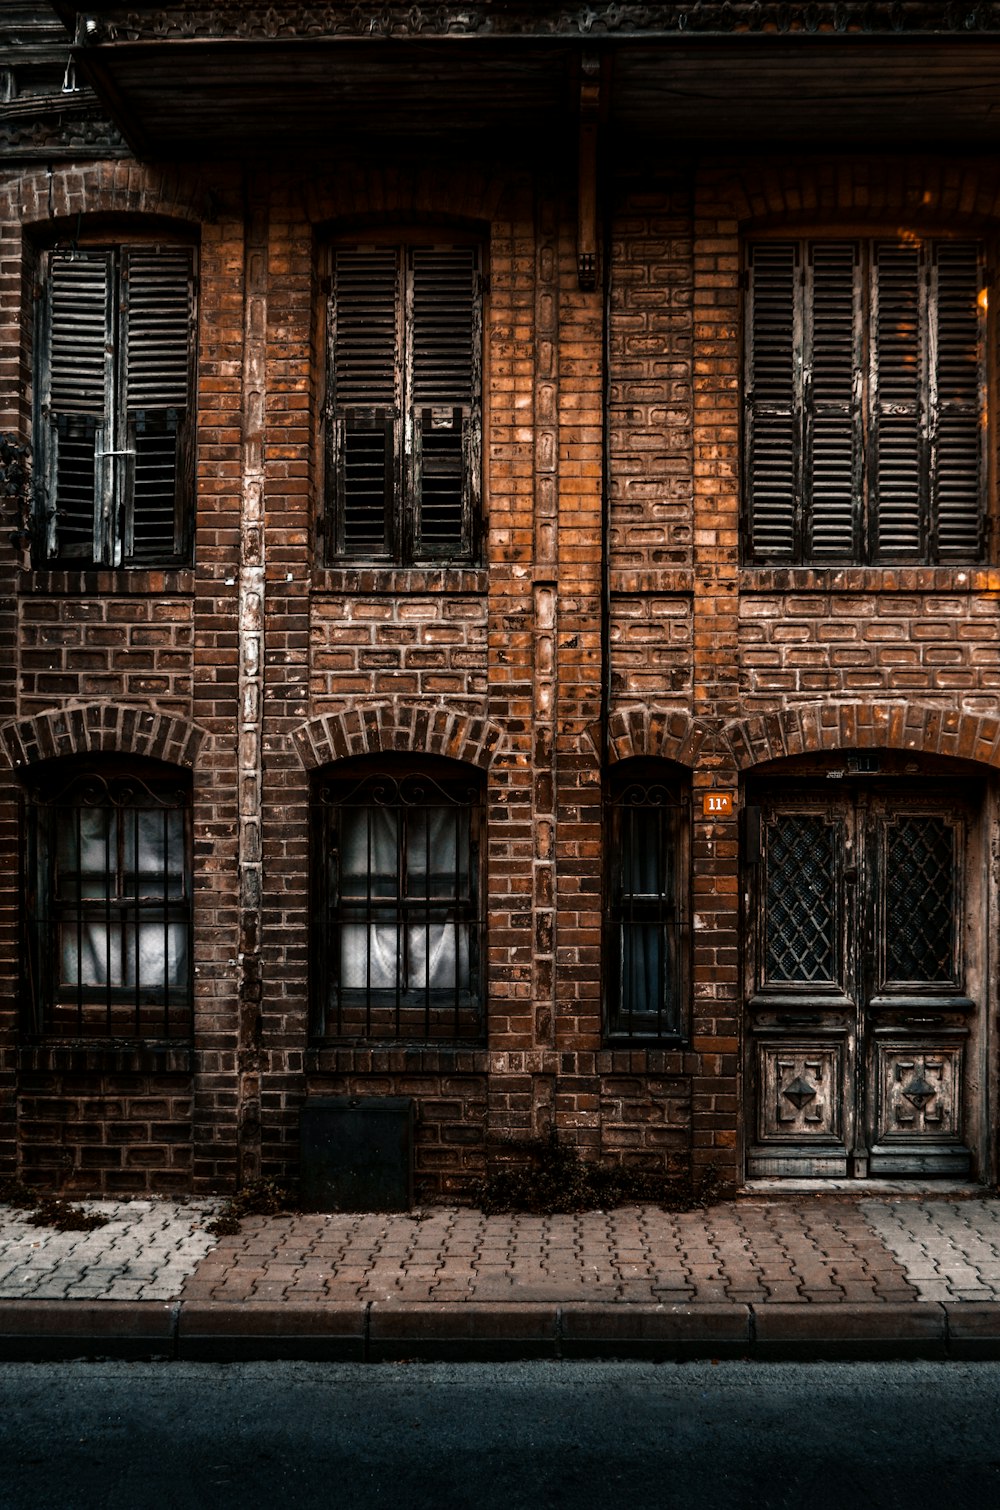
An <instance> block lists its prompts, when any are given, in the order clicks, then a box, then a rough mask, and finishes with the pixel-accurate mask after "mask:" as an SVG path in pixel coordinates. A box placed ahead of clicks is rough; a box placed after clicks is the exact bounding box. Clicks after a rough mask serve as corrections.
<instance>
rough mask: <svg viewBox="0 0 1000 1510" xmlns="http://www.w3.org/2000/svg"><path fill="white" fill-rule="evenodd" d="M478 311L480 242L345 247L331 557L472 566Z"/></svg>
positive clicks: (332, 439)
mask: <svg viewBox="0 0 1000 1510" xmlns="http://www.w3.org/2000/svg"><path fill="white" fill-rule="evenodd" d="M481 304H482V278H481V274H480V261H479V250H478V248H477V247H475V246H471V245H458V246H455V245H431V244H419V245H403V246H389V245H384V244H374V245H351V246H346V245H338V246H337V247H335V248H334V250H333V253H332V276H331V296H330V302H329V307H328V329H327V337H328V345H327V349H328V367H327V404H326V411H325V420H326V434H327V506H326V533H327V550H328V553H329V555H330V557H331V559H333V560H337V561H342V560H345V559H347V560H362V561H370V562H388V563H394V564H403V565H409V564H413V563H416V564H425V565H433V564H434V563H437V562H462V561H471V560H473V559H474V557H475V555H476V551H477V538H476V537H477V525H478V514H479V490H480V470H481V461H480V454H481V407H480V390H481V366H482V351H481V346H482V308H481Z"/></svg>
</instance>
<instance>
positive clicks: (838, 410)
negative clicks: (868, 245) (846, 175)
mask: <svg viewBox="0 0 1000 1510" xmlns="http://www.w3.org/2000/svg"><path fill="white" fill-rule="evenodd" d="M859 260H860V259H859V255H858V248H857V246H856V245H855V244H854V243H852V242H830V243H819V244H816V245H814V246H812V247H811V248H810V255H809V258H808V264H809V265H808V270H807V271H808V281H807V284H806V301H805V302H806V332H805V337H806V352H805V371H804V377H803V381H804V387H805V395H806V416H805V425H806V435H805V445H804V452H805V468H804V470H805V492H806V513H807V518H808V531H807V547H806V549H807V554H808V556H809V558H810V559H812V560H814V561H823V560H838V561H845V560H846V561H852V560H857V559H858V558H859V554H860V545H861V542H860V539H859V523H860V499H861V490H862V484H861V465H860V464H861V410H860V403H859V398H860V392H859V389H860V384H859V381H858V378H859V371H860V350H859V334H860V318H859V316H860V282H861V280H860V267H859Z"/></svg>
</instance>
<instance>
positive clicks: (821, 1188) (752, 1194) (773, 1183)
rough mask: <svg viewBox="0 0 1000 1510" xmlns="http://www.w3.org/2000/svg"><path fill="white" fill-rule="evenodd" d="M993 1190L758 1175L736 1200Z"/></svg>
mask: <svg viewBox="0 0 1000 1510" xmlns="http://www.w3.org/2000/svg"><path fill="white" fill-rule="evenodd" d="M992 1194H994V1191H993V1190H992V1189H991V1187H990V1186H989V1185H980V1184H979V1183H978V1182H977V1181H975V1180H926V1179H925V1180H922V1179H915V1180H889V1179H877V1178H876V1179H864V1180H852V1179H848V1178H847V1177H846V1176H845V1177H844V1178H843V1179H828V1180H816V1179H812V1180H807V1179H801V1180H796V1179H761V1180H747V1181H746V1182H745V1183H744V1184H743V1185H741V1186H740V1187H739V1189H738V1190H737V1192H736V1196H737V1199H738V1200H753V1199H755V1198H756V1199H758V1200H768V1201H773V1200H780V1199H781V1198H782V1197H784V1196H799V1195H826V1196H840V1197H847V1198H850V1199H853V1200H865V1199H871V1200H879V1199H881V1198H882V1197H884V1196H892V1197H893V1199H894V1200H906V1199H909V1200H913V1201H932V1200H949V1201H968V1200H975V1199H977V1198H978V1199H980V1200H981V1199H983V1198H984V1197H986V1196H988V1195H992Z"/></svg>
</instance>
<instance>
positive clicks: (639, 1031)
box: [605, 760, 690, 1039]
mask: <svg viewBox="0 0 1000 1510" xmlns="http://www.w3.org/2000/svg"><path fill="white" fill-rule="evenodd" d="M689 811H690V805H689V797H688V790H687V785H686V783H685V782H684V779H683V777H682V776H681V775H680V773H679V772H678V771H676V770H675V768H674V767H673V766H671V765H668V764H667V763H666V762H665V761H647V760H629V761H624V762H622V764H621V765H619V766H616V767H615V768H614V769H613V771H612V775H611V780H610V784H609V791H608V799H607V820H608V821H607V841H608V844H607V857H608V858H607V895H608V947H607V950H606V971H607V973H606V991H605V996H606V1004H607V1031H608V1036H609V1038H611V1039H616V1038H626V1039H637V1038H647V1039H663V1038H676V1037H679V1036H680V1035H681V1034H682V1032H683V1030H684V1025H685V1016H686V1012H685V1002H686V984H685V983H686V977H687V947H688V907H687V874H688V858H687V845H688V822H689Z"/></svg>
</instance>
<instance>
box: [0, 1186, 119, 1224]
mask: <svg viewBox="0 0 1000 1510" xmlns="http://www.w3.org/2000/svg"><path fill="white" fill-rule="evenodd" d="M0 1203H2V1204H3V1205H5V1206H13V1207H14V1209H15V1210H18V1211H27V1212H28V1215H27V1216H26V1217H25V1221H26V1222H27V1223H28V1225H29V1226H31V1227H54V1228H55V1230H56V1231H57V1232H93V1231H94V1230H95V1228H97V1227H106V1226H107V1225H108V1222H109V1221H110V1217H107V1216H101V1215H100V1213H99V1212H97V1211H84V1209H83V1207H82V1206H75V1205H74V1204H73V1203H72V1201H67V1200H64V1199H63V1197H62V1196H58V1195H42V1194H41V1193H40V1192H39V1191H37V1190H34V1189H32V1187H31V1186H30V1185H25V1184H24V1182H23V1181H22V1180H0Z"/></svg>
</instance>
